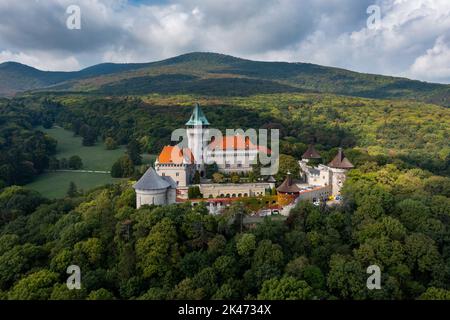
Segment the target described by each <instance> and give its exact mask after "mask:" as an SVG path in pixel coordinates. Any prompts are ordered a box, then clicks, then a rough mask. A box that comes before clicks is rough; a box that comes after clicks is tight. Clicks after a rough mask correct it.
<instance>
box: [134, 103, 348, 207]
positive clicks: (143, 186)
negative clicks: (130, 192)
mask: <svg viewBox="0 0 450 320" xmlns="http://www.w3.org/2000/svg"><path fill="white" fill-rule="evenodd" d="M209 125H210V124H209V122H208V120H207V118H206V116H205V115H204V113H203V111H202V109H201V108H200V106H199V105H198V104H196V105H195V107H194V110H193V112H192V115H191V117H190V119H189V121H188V122H187V123H186V136H187V147H180V146H165V147H164V148H163V150H162V151H161V153H160V154H159V156H158V157H157V159H156V161H155V168H154V169H153V168H152V167H150V168H149V169H148V170H147V172H146V173H145V174H144V175H143V176H142V178H141V179H140V180H139V181H138V182H137V183H135V184H134V186H133V187H134V189H135V190H136V205H137V207H138V208H139V207H141V206H142V205H145V204H154V205H166V204H172V203H175V202H177V201H185V200H187V194H188V188H189V187H190V186H192V182H193V178H194V175H195V174H196V172H198V175H199V176H200V178H201V179H202V181H203V182H206V183H200V184H197V186H198V187H199V189H200V193H201V194H202V195H203V198H204V199H205V201H207V202H209V205H210V212H218V211H219V210H218V209H217V205H218V206H219V207H220V206H221V205H222V204H223V203H229V199H239V198H245V197H255V196H263V195H265V193H266V191H267V190H270V189H272V188H274V187H275V183H274V182H275V181H273V179H269V180H268V181H262V182H257V183H239V184H233V183H223V184H216V183H210V182H209V181H205V180H204V177H205V176H206V169H205V164H207V163H216V164H217V169H218V171H219V172H223V173H246V172H250V171H251V170H252V164H253V163H254V161H255V159H257V157H258V153H259V152H265V153H270V150H269V149H267V148H264V147H261V146H258V145H256V144H254V143H252V141H250V139H249V138H248V137H246V136H244V135H234V136H224V137H220V138H218V139H214V138H211V139H210V140H209V141H205V136H208V130H209ZM320 159H321V156H320V154H319V153H318V152H317V151H316V150H315V148H314V146H313V145H310V146H309V147H308V150H306V152H305V153H304V154H303V156H302V158H301V160H300V161H299V165H300V169H301V172H302V174H301V176H300V177H299V178H300V180H298V181H295V179H294V177H292V176H291V174H288V176H287V177H286V180H285V181H284V182H283V183H282V184H281V185H280V186H279V187H278V188H277V194H278V205H279V206H280V207H281V208H289V207H291V206H293V204H295V203H296V202H297V201H298V200H311V201H314V202H316V201H319V200H326V199H328V198H329V197H330V196H333V197H336V196H339V195H340V192H341V188H342V186H343V183H344V181H345V179H346V175H347V171H348V170H350V169H352V168H353V167H354V166H353V164H352V163H351V162H350V161H349V160H348V159H347V158H346V157H345V155H344V152H343V151H342V149H341V148H339V151H338V153H337V155H336V156H335V158H334V159H333V160H332V161H331V162H330V163H329V164H328V165H323V164H319V165H317V166H314V165H311V162H313V161H317V160H320ZM224 199H225V200H224ZM227 199H228V200H227Z"/></svg>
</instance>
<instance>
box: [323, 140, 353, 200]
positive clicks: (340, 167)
mask: <svg viewBox="0 0 450 320" xmlns="http://www.w3.org/2000/svg"><path fill="white" fill-rule="evenodd" d="M328 167H329V168H330V171H331V173H332V175H331V193H332V195H333V196H337V195H340V194H341V188H342V186H343V185H344V181H345V179H346V177H347V171H348V170H350V169H353V168H354V167H355V166H354V165H353V164H352V163H351V162H350V161H349V160H348V159H347V158H346V157H345V154H344V151H342V148H339V151H338V154H337V155H336V157H334V159H333V160H332V161H331V162H330V163H329V164H328Z"/></svg>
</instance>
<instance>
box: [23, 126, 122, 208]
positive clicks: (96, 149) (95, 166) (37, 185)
mask: <svg viewBox="0 0 450 320" xmlns="http://www.w3.org/2000/svg"><path fill="white" fill-rule="evenodd" d="M39 130H41V131H43V132H45V133H47V134H48V135H50V136H51V137H53V138H55V139H56V140H57V141H58V146H57V153H56V157H57V158H58V159H62V158H67V159H69V158H70V157H71V156H73V155H78V156H80V157H81V159H82V160H83V169H82V170H94V171H110V169H111V166H112V165H113V163H114V161H116V160H117V159H118V158H119V157H121V156H122V155H123V154H124V153H125V147H123V146H121V147H119V148H118V149H116V150H106V148H105V145H104V144H103V142H99V143H97V144H96V145H95V146H92V147H85V146H83V145H82V143H81V140H82V139H81V137H75V136H74V135H73V132H71V131H69V130H65V129H63V128H61V127H53V128H51V129H44V128H42V127H39ZM120 180H121V179H114V178H112V177H111V175H110V174H109V173H90V172H76V171H72V172H47V173H44V174H41V175H39V176H37V177H36V178H35V180H34V181H33V182H32V183H30V184H28V185H27V187H28V188H30V189H33V190H36V191H38V192H39V193H41V194H42V195H43V196H45V197H47V198H50V199H52V198H61V197H64V196H65V194H66V192H67V190H68V188H69V184H70V182H71V181H73V182H74V183H75V184H76V185H77V187H78V189H83V190H84V191H87V190H90V189H93V188H96V187H99V186H102V185H105V184H108V183H113V182H116V181H120Z"/></svg>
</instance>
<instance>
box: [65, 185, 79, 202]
mask: <svg viewBox="0 0 450 320" xmlns="http://www.w3.org/2000/svg"><path fill="white" fill-rule="evenodd" d="M77 195H78V188H77V185H76V184H75V182H73V181H70V183H69V189H68V190H67V196H68V197H70V198H73V197H76V196H77Z"/></svg>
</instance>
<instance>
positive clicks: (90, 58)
mask: <svg viewBox="0 0 450 320" xmlns="http://www.w3.org/2000/svg"><path fill="white" fill-rule="evenodd" d="M71 4H76V5H79V6H80V7H81V10H82V29H81V30H68V29H67V28H66V27H65V20H66V18H67V14H66V13H65V10H66V8H67V7H68V6H69V5H71ZM373 4H375V5H379V6H380V8H381V17H382V20H381V25H380V27H379V28H377V29H376V30H371V29H369V28H368V27H367V24H366V21H367V18H368V14H367V12H366V10H367V8H368V7H369V6H370V5H373ZM449 30H450V1H448V0H301V1H299V0H242V1H229V0H214V1H212V0H167V1H163V0H159V1H142V0H141V1H139V0H133V1H126V0H46V1H42V0H35V1H33V2H30V1H16V0H2V1H1V2H0V52H2V54H0V62H1V61H5V60H6V59H10V58H11V57H12V58H14V59H16V61H17V60H20V62H23V63H27V64H31V65H33V66H38V67H41V68H44V69H52V68H58V69H61V70H68V69H72V68H79V67H85V66H89V65H92V64H96V63H100V62H107V61H113V62H144V61H145V62H147V61H153V60H158V59H163V58H168V57H171V56H175V55H178V54H182V53H186V52H191V51H213V52H220V53H225V54H232V55H235V56H240V57H244V58H250V59H261V60H278V61H281V60H284V61H302V62H311V63H318V64H324V65H331V66H336V67H342V68H347V69H351V70H356V71H361V72H370V73H381V74H388V75H401V76H410V77H415V78H418V79H422V80H428V81H441V82H450V75H449V74H448V72H447V71H445V70H447V68H446V65H445V63H447V61H448V60H447V59H448V46H449V41H448V39H449V38H450V35H449V33H450V31H449ZM437 64H439V65H440V66H441V67H437V66H436V65H437ZM435 66H436V67H435ZM430 68H431V69H433V70H434V71H429V72H428V71H425V69H429V70H431V69H430Z"/></svg>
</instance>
